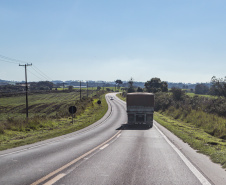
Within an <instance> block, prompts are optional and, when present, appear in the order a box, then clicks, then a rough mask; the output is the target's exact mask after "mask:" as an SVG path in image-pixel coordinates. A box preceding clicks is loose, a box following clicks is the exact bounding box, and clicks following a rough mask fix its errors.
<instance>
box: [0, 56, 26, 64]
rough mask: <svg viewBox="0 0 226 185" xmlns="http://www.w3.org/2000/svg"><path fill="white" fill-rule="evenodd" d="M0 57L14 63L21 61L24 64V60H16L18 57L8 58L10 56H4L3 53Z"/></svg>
mask: <svg viewBox="0 0 226 185" xmlns="http://www.w3.org/2000/svg"><path fill="white" fill-rule="evenodd" d="M0 58H3V59H4V60H7V61H8V62H11V63H12V62H14V63H15V64H19V63H23V64H26V62H24V61H22V60H18V59H14V58H10V57H6V56H4V55H0Z"/></svg>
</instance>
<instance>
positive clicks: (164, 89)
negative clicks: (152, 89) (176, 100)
mask: <svg viewBox="0 0 226 185" xmlns="http://www.w3.org/2000/svg"><path fill="white" fill-rule="evenodd" d="M161 89H162V92H168V83H167V82H165V81H162V87H161Z"/></svg>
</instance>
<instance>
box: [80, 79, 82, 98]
mask: <svg viewBox="0 0 226 185" xmlns="http://www.w3.org/2000/svg"><path fill="white" fill-rule="evenodd" d="M81 86H82V82H81V81H80V100H81V99H82V89H81Z"/></svg>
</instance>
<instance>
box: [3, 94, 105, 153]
mask: <svg viewBox="0 0 226 185" xmlns="http://www.w3.org/2000/svg"><path fill="white" fill-rule="evenodd" d="M44 96H46V99H45V98H44V99H45V100H44V101H45V102H46V104H44V102H42V101H41V100H40V99H39V98H40V97H39V95H38V96H34V97H32V98H33V99H34V101H33V103H34V105H35V106H34V107H36V109H37V107H39V106H37V104H38V105H39V104H44V105H46V107H44V108H43V109H40V111H42V110H45V111H46V112H48V111H50V110H52V111H53V110H54V109H53V107H54V106H53V105H52V104H53V102H52V100H51V96H53V95H44ZM53 97H54V96H53ZM14 98H15V97H14ZM20 98H21V97H19V98H18V97H16V99H14V100H17V102H15V104H13V101H12V102H11V104H10V99H9V105H8V106H9V107H13V105H14V106H15V107H17V106H16V105H17V103H18V104H20ZM32 98H31V99H32ZM42 99H43V98H42ZM99 99H101V101H102V104H101V105H98V104H97V101H98V100H99ZM2 100H3V99H2ZM12 100H13V98H12ZM53 100H55V102H56V100H59V102H58V101H57V103H59V104H58V105H60V104H61V105H62V106H63V107H59V109H61V108H66V110H64V111H65V114H64V115H63V116H61V117H57V116H56V114H57V113H59V111H58V107H57V106H55V113H54V114H55V115H54V117H51V116H50V117H49V116H43V113H42V112H39V113H37V114H36V115H35V116H33V117H32V118H29V121H28V122H27V121H26V119H25V118H24V115H21V113H19V112H17V113H15V114H16V115H17V116H16V117H14V116H12V115H11V116H10V117H9V116H8V117H7V116H5V115H4V116H2V113H1V114H0V118H1V122H0V150H4V149H8V148H13V147H17V146H21V145H26V144H31V143H35V142H37V141H42V140H45V139H49V138H53V137H56V136H60V135H63V134H67V133H71V132H74V131H77V130H80V129H82V128H84V127H87V126H88V125H90V124H92V123H94V122H96V121H97V120H99V119H100V118H101V117H103V115H104V114H105V113H106V111H107V109H108V106H107V103H106V100H105V97H104V95H100V96H99V95H96V96H94V97H93V99H92V100H91V98H89V99H86V98H85V99H83V100H82V101H81V102H80V104H79V105H76V106H77V108H78V111H77V112H76V117H75V118H74V124H72V120H71V115H70V114H69V113H68V107H65V105H64V104H72V103H74V101H75V99H73V98H72V97H71V98H69V96H66V95H65V96H59V97H58V98H57V99H56V97H55V98H53ZM21 101H22V100H21ZM40 101H41V102H40ZM76 101H77V103H78V102H79V101H78V100H76ZM2 102H4V101H2ZM57 103H56V104H57ZM56 104H55V105H56ZM48 105H49V106H48ZM4 106H5V107H6V108H7V106H6V104H4ZM34 109H35V108H34ZM48 109H50V110H48ZM18 110H21V109H18ZM14 111H15V110H14Z"/></svg>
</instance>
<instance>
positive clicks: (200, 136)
mask: <svg viewBox="0 0 226 185" xmlns="http://www.w3.org/2000/svg"><path fill="white" fill-rule="evenodd" d="M154 119H155V120H156V121H157V122H158V123H160V124H161V125H163V126H164V127H166V128H167V129H168V130H170V131H171V132H173V133H174V134H175V135H176V136H178V137H179V138H181V139H182V140H183V141H184V142H186V143H188V144H189V145H190V146H191V147H192V148H194V149H196V150H197V151H198V152H200V153H203V154H206V155H208V156H210V158H211V160H212V161H213V162H215V163H220V164H221V165H222V167H223V168H226V140H223V139H220V138H217V137H214V136H212V135H210V134H208V133H206V132H205V131H204V130H203V129H202V128H197V127H196V126H195V125H194V124H191V123H184V122H181V121H178V120H174V119H173V118H170V117H169V116H165V115H163V114H160V113H158V112H155V114H154Z"/></svg>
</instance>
